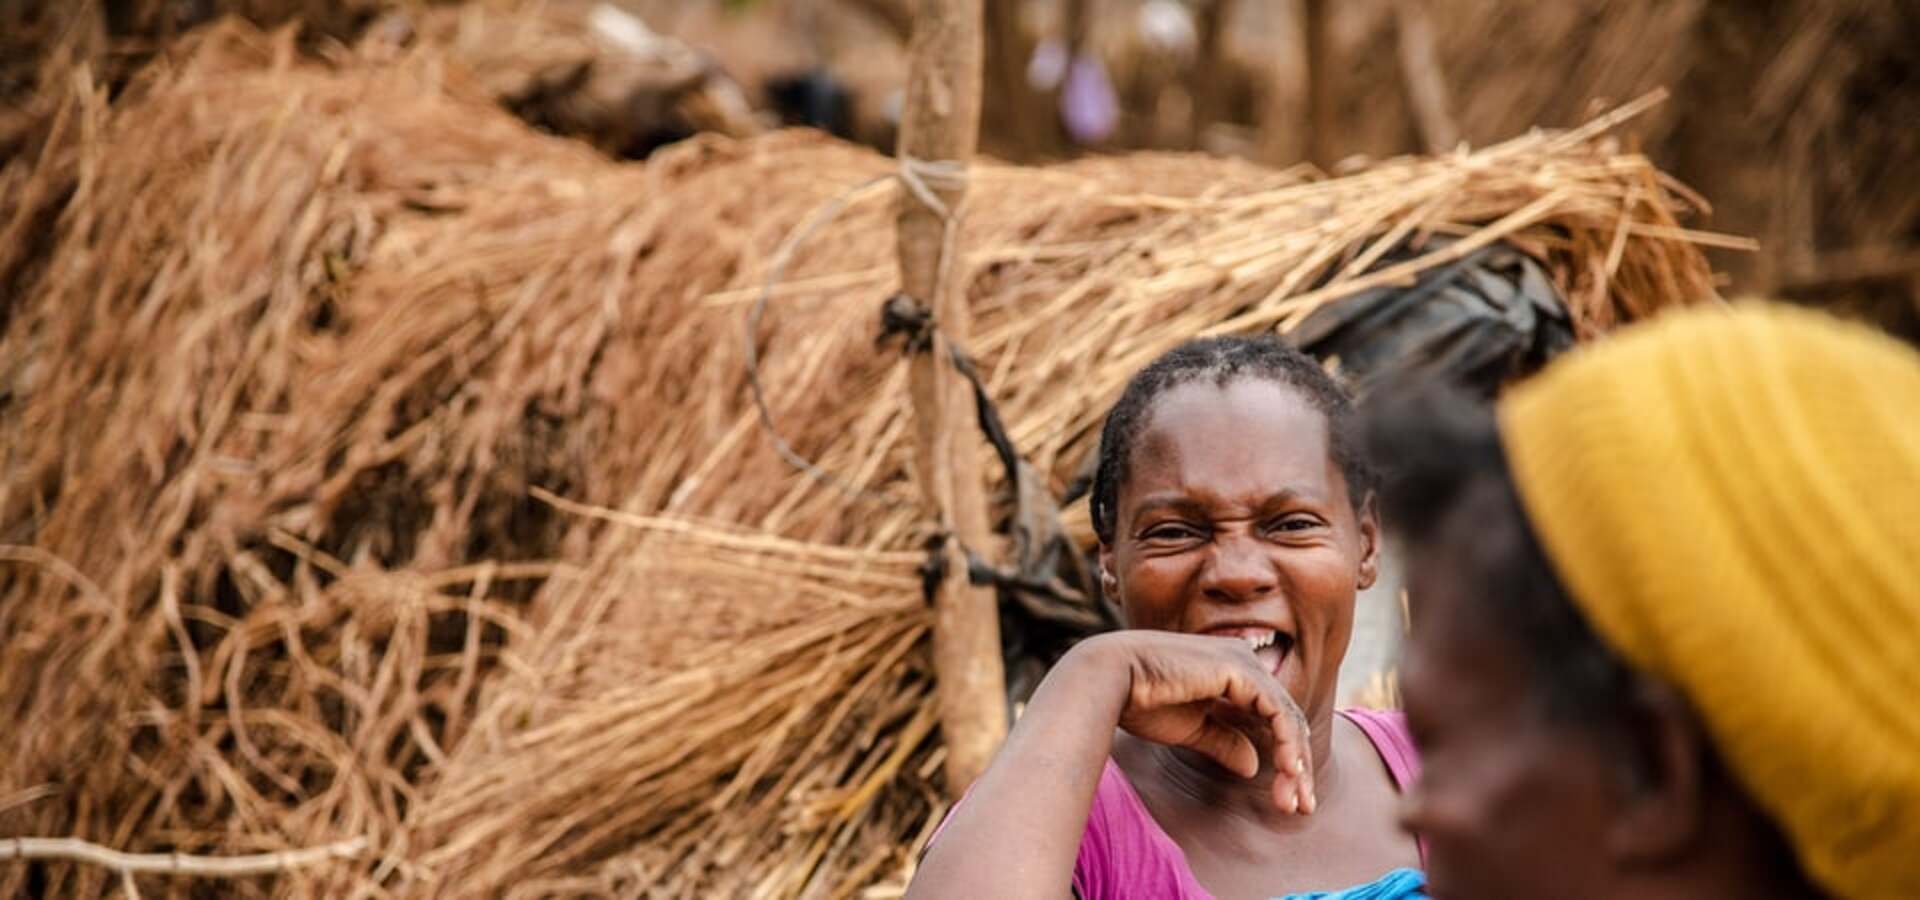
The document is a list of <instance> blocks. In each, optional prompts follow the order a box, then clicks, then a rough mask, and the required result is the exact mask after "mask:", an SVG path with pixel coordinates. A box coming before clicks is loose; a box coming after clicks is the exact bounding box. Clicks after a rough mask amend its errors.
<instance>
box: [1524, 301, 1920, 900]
mask: <svg viewBox="0 0 1920 900" xmlns="http://www.w3.org/2000/svg"><path fill="white" fill-rule="evenodd" d="M1499 418H1500V431H1501V440H1502V443H1503V444H1504V445H1505V447H1506V450H1507V454H1508V456H1509V459H1510V462H1511V465H1512V469H1513V476H1514V480H1515V482H1516V484H1517V486H1518V488H1519V492H1520V496H1521V502H1522V505H1523V506H1524V507H1525V509H1526V512H1527V516H1528V519H1529V520H1530V521H1531V523H1532V524H1533V527H1534V529H1535V530H1536V531H1537V532H1538V533H1539V536H1540V540H1541V542H1542V544H1543V546H1544V547H1545V549H1546V551H1547V555H1548V556H1549V557H1550V558H1551V559H1552V561H1553V564H1554V567H1555V569H1556V570H1557V571H1558V573H1559V574H1560V576H1561V578H1562V579H1563V580H1564V581H1565V583H1566V585H1567V588H1568V590H1569V591H1570V592H1571V593H1572V594H1573V596H1574V598H1575V601H1576V602H1577V603H1578V605H1579V606H1580V607H1581V609H1582V610H1584V611H1585V613H1586V614H1587V617H1588V618H1589V619H1590V620H1591V621H1592V622H1593V625H1594V627H1595V629H1596V630H1597V631H1598V632H1599V634H1600V635H1601V637H1602V638H1603V639H1604V640H1605V641H1606V642H1607V643H1608V644H1610V645H1611V646H1612V647H1613V648H1614V649H1615V650H1617V651H1618V652H1619V653H1620V654H1621V655H1622V656H1623V657H1624V658H1626V659H1627V660H1628V661H1629V662H1630V663H1631V664H1632V665H1634V666H1635V667H1637V668H1639V669H1641V670H1643V671H1647V672H1650V673H1652V674H1654V675H1657V676H1659V677H1662V678H1664V679H1666V680H1668V681H1670V682H1672V683H1673V684H1675V685H1676V686H1678V687H1679V688H1680V689H1681V690H1682V691H1684V692H1685V693H1686V695H1687V697H1688V698H1689V700H1691V701H1692V703H1693V704H1694V705H1695V706H1696V707H1697V708H1698V709H1699V711H1700V713H1701V715H1702V716H1703V718H1704V719H1705V720H1706V723H1707V727H1708V729H1709V731H1710V732H1711V734H1712V738H1713V741H1714V744H1715V746H1716V747H1717V748H1718V749H1719V751H1720V753H1721V755H1722V757H1723V758H1724V759H1725V760H1726V762H1727V764H1728V765H1729V766H1730V767H1731V769H1732V771H1733V772H1734V774H1735V776H1736V777H1737V778H1738V779H1739V780H1740V782H1741V783H1742V784H1743V785H1745V787H1746V789H1747V791H1748V792H1749V794H1751V795H1752V796H1753V797H1754V799H1755V800H1756V801H1757V802H1758V803H1759V804H1760V806H1761V807H1762V808H1763V809H1764V810H1765V811H1766V812H1767V814H1768V815H1769V816H1770V817H1772V819H1773V820H1774V822H1775V823H1777V824H1778V825H1779V826H1780V827H1781V829H1782V830H1783V831H1784V832H1785V833H1786V835H1787V838H1788V840H1789V841H1790V842H1791V843H1792V844H1793V846H1794V848H1795V851H1796V852H1797V853H1798V854H1799V857H1800V861H1801V864H1802V866H1803V867H1804V868H1805V870H1806V871H1807V872H1808V874H1809V875H1810V876H1812V878H1813V879H1814V880H1815V881H1816V882H1817V883H1818V884H1820V885H1821V886H1822V887H1823V888H1825V889H1826V890H1829V891H1832V892H1833V893H1835V894H1837V895H1839V896H1842V897H1861V898H1880V897H1887V898H1892V897H1902V898H1914V897H1920V354H1916V353H1915V352H1914V351H1913V350H1911V349H1909V348H1907V347H1905V346H1904V345H1901V344H1899V343H1897V342H1895V341H1894V340H1893V339H1891V338H1889V337H1886V336H1884V335H1881V334H1878V333H1876V332H1872V331H1869V330H1867V329H1864V328H1861V327H1858V326H1854V325H1848V324H1843V323H1840V322H1837V321H1834V320H1832V319H1828V318H1826V317H1824V316H1820V315H1816V314H1814V313H1810V312H1805V311H1801V310H1796V309H1792V308H1787V307H1774V306H1765V305H1740V306H1735V307H1731V308H1727V307H1722V308H1713V309H1696V310H1693V311H1687V312H1681V313H1676V314H1674V315H1670V316H1666V317H1664V318H1662V319H1660V320H1658V321H1655V322H1653V323H1650V324H1647V325H1642V326H1637V327H1636V328H1633V329H1629V330H1627V331H1623V332H1621V333H1620V334H1619V335H1617V336H1615V337H1613V338H1610V339H1607V340H1604V341H1600V342H1599V343H1596V344H1594V345H1592V346H1590V347H1586V348H1582V349H1580V350H1577V351H1575V352H1574V353H1572V354H1570V355H1569V356H1568V357H1566V358H1565V359H1563V360H1561V361H1559V362H1557V363H1555V364H1554V365H1552V366H1550V367H1548V369H1547V371H1545V372H1544V373H1542V374H1541V375H1540V376H1539V377H1537V378H1535V379H1533V380H1531V381H1529V382H1526V383H1524V384H1522V385H1520V386H1519V387H1517V388H1515V389H1513V390H1512V391H1510V392H1509V393H1508V395H1507V396H1506V397H1504V398H1503V399H1502V400H1501V403H1500V408H1499Z"/></svg>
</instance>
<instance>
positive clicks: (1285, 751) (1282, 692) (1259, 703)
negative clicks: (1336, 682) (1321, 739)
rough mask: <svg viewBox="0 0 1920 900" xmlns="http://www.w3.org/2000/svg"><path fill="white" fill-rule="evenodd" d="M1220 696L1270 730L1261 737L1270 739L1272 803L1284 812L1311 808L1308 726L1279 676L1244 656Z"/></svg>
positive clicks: (1311, 761) (1311, 776)
mask: <svg viewBox="0 0 1920 900" xmlns="http://www.w3.org/2000/svg"><path fill="white" fill-rule="evenodd" d="M1221 699H1223V700H1225V701H1226V702H1227V703H1229V704H1231V705H1232V706H1235V707H1238V708H1240V709H1242V710H1245V711H1247V712H1250V713H1252V714H1253V717H1254V718H1255V719H1256V720H1257V721H1258V722H1259V723H1260V725H1261V726H1262V730H1265V731H1267V732H1269V733H1270V734H1269V735H1263V736H1262V737H1270V740H1271V742H1272V743H1271V751H1270V752H1271V753H1272V757H1271V760H1272V765H1273V769H1274V780H1273V791H1274V803H1275V804H1276V805H1278V806H1279V807H1280V808H1281V809H1282V810H1285V811H1287V812H1298V813H1310V812H1312V811H1313V809H1314V807H1315V806H1317V805H1318V801H1317V798H1316V797H1315V796H1314V793H1313V750H1312V747H1311V744H1310V742H1309V738H1311V736H1312V734H1311V729H1310V728H1309V727H1308V725H1307V719H1306V716H1305V715H1304V714H1302V713H1301V712H1300V708H1299V707H1298V706H1297V705H1295V704H1294V702H1293V698H1292V697H1290V696H1288V695H1287V692H1286V688H1284V687H1282V686H1281V684H1280V681H1279V679H1277V678H1274V677H1273V675H1272V674H1271V673H1269V672H1267V671H1266V670H1265V669H1263V668H1261V667H1260V666H1259V664H1258V662H1257V661H1256V660H1254V659H1252V658H1248V659H1247V660H1244V661H1241V662H1240V664H1239V665H1236V666H1235V667H1234V670H1233V671H1232V672H1231V673H1230V674H1229V675H1228V677H1227V683H1226V690H1224V691H1223V692H1222V697H1221ZM1236 771H1238V770H1236Z"/></svg>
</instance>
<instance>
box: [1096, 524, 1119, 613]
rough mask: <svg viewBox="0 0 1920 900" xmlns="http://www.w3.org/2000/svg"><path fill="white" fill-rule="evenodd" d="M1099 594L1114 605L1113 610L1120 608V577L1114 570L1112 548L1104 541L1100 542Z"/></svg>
mask: <svg viewBox="0 0 1920 900" xmlns="http://www.w3.org/2000/svg"><path fill="white" fill-rule="evenodd" d="M1100 594H1101V596H1104V597H1106V598H1107V601H1108V602H1110V603H1112V604H1113V605H1114V608H1116V609H1119V608H1122V607H1121V604H1120V576H1119V575H1118V574H1117V570H1116V569H1115V568H1114V560H1113V548H1112V547H1111V546H1109V545H1108V544H1107V542H1105V541H1101V542H1100Z"/></svg>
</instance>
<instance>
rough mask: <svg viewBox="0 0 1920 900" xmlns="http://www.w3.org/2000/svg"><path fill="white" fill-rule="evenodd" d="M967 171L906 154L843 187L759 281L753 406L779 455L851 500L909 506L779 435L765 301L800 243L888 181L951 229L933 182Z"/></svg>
mask: <svg viewBox="0 0 1920 900" xmlns="http://www.w3.org/2000/svg"><path fill="white" fill-rule="evenodd" d="M966 175H967V167H966V165H965V164H964V163H961V162H959V161H957V160H950V159H949V160H922V159H915V158H913V157H911V156H903V157H901V158H900V165H899V168H898V169H897V170H896V171H894V172H890V173H888V174H885V175H876V176H874V177H872V178H869V179H867V180H866V181H863V182H860V183H859V184H856V185H854V186H853V187H851V188H848V189H847V190H845V191H842V192H841V193H840V194H839V195H838V196H836V197H834V198H833V199H832V200H829V201H827V202H826V203H824V204H821V205H820V206H819V207H817V208H815V209H814V211H813V212H811V213H809V214H808V215H807V218H806V220H805V221H804V222H803V223H802V224H801V226H800V227H799V228H796V229H794V230H793V231H791V232H788V233H787V236H786V237H785V238H783V239H781V241H780V246H779V247H778V248H776V249H775V250H774V254H773V265H772V266H771V267H770V268H769V269H768V270H767V278H766V281H765V282H763V283H762V284H761V286H760V296H759V297H758V298H756V299H755V300H754V301H753V307H752V308H751V309H749V310H747V322H746V332H745V335H744V337H745V339H746V351H747V384H748V386H750V387H751V388H752V389H753V405H754V407H755V408H756V409H758V410H759V413H760V428H761V429H762V430H763V431H765V432H766V433H767V437H768V438H769V439H771V440H772V441H773V449H774V450H775V451H776V452H778V453H779V454H780V458H781V459H783V460H786V462H787V464H788V465H790V466H793V467H794V468H795V469H798V470H800V472H801V473H803V474H805V475H806V476H807V477H808V478H811V479H813V480H814V481H816V482H819V483H820V484H824V485H826V486H828V487H830V488H833V489H834V490H836V491H839V492H840V493H842V494H844V495H846V496H848V497H850V498H852V499H855V500H870V501H875V502H879V503H885V504H887V505H890V506H906V505H907V504H905V503H902V502H901V501H900V499H899V498H897V497H894V496H891V495H889V494H883V493H880V492H878V491H871V490H868V489H866V488H863V487H860V486H859V485H856V484H853V483H851V482H848V481H847V480H845V479H843V478H841V477H840V476H838V475H835V474H834V473H832V472H829V471H827V470H825V469H822V468H820V467H819V466H818V465H816V464H815V463H814V462H813V461H812V460H810V459H807V458H806V457H805V456H802V455H800V452H799V451H797V450H795V449H793V445H792V444H789V443H787V439H786V438H785V437H784V436H782V435H781V434H780V429H779V428H778V427H776V426H775V425H774V422H773V410H772V409H771V408H769V407H768V406H767V394H766V388H765V386H763V385H762V384H761V382H760V350H759V347H758V344H757V341H756V338H757V337H758V336H759V334H760V320H761V318H762V317H763V316H764V315H765V314H766V310H767V302H768V301H769V300H771V299H772V297H773V289H774V287H775V286H777V285H778V284H779V283H780V280H781V278H782V277H784V276H785V275H786V272H787V266H788V265H789V264H791V263H792V262H793V255H794V253H795V252H796V251H797V250H798V249H799V248H800V245H801V244H804V243H806V242H807V241H808V240H811V239H812V238H813V235H814V232H816V231H819V230H820V229H821V228H823V227H825V226H826V224H827V223H828V222H832V221H833V220H835V219H838V218H839V217H840V215H841V214H842V213H844V212H846V210H847V207H849V206H851V205H853V203H854V202H855V201H857V200H859V199H861V197H862V196H863V195H864V194H865V193H866V192H867V191H870V190H872V189H873V188H875V187H878V186H880V185H882V184H885V183H887V182H889V181H898V182H899V183H900V185H901V187H903V188H904V189H905V190H906V191H907V194H908V196H911V197H913V198H914V199H916V200H918V201H920V203H921V204H922V205H924V206H926V207H927V208H928V209H930V210H932V211H933V212H934V213H935V214H937V215H939V217H940V220H941V222H942V223H943V224H944V225H946V226H947V227H948V228H951V226H952V224H953V211H952V210H951V209H950V208H949V207H948V206H947V205H946V204H945V203H943V202H941V200H940V197H939V195H938V194H935V193H934V187H942V188H948V189H953V188H957V187H964V186H965V185H966ZM946 256H947V252H946V251H945V250H943V251H942V253H941V257H942V263H943V264H944V263H945V261H946V259H945V257H946ZM929 327H933V326H931V325H930V326H929Z"/></svg>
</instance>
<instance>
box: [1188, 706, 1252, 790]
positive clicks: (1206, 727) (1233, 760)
mask: <svg viewBox="0 0 1920 900" xmlns="http://www.w3.org/2000/svg"><path fill="white" fill-rule="evenodd" d="M1188 746H1190V747H1191V748H1192V749H1194V750H1197V751H1199V752H1201V753H1204V754H1206V755H1207V756H1208V757H1209V758H1211V759H1212V760H1213V761H1214V762H1217V763H1219V764H1220V765H1221V766H1223V767H1225V768H1226V770H1227V771H1229V772H1232V773H1234V774H1235V775H1238V776H1240V777H1241V778H1252V777H1253V776H1255V775H1257V774H1259V773H1260V751H1259V750H1258V749H1255V747H1254V745H1253V741H1252V739H1250V738H1248V737H1247V736H1246V735H1245V734H1242V733H1240V731H1239V730H1238V729H1234V728H1229V727H1227V726H1225V725H1222V724H1220V723H1219V722H1216V721H1214V720H1213V719H1211V718H1204V717H1203V718H1202V719H1201V720H1200V729H1199V730H1198V731H1197V732H1196V733H1195V734H1194V736H1193V740H1192V742H1191V743H1190V744H1189V745H1188Z"/></svg>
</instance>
